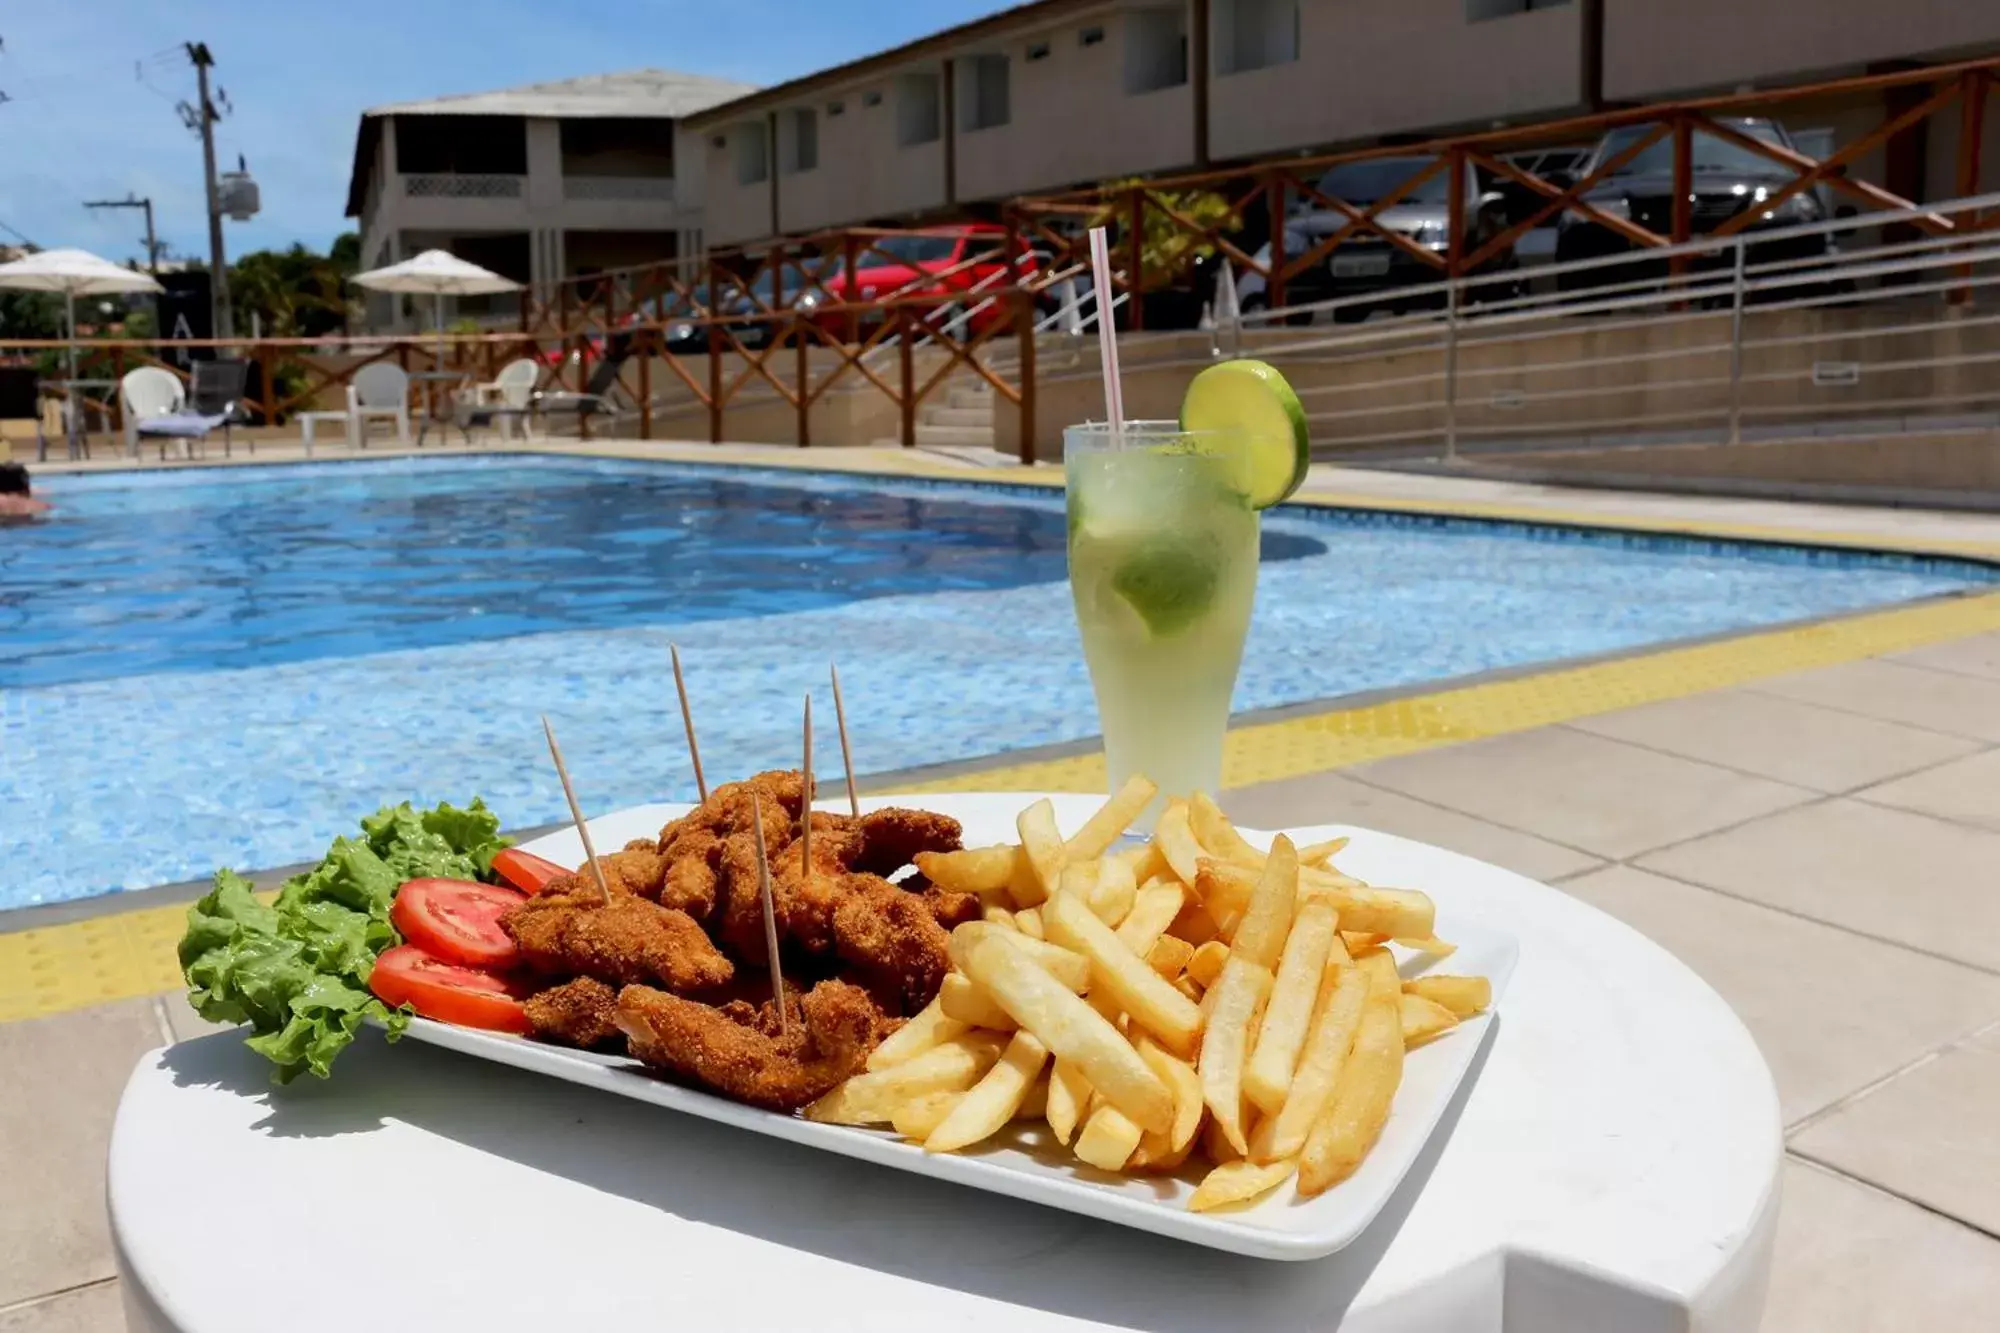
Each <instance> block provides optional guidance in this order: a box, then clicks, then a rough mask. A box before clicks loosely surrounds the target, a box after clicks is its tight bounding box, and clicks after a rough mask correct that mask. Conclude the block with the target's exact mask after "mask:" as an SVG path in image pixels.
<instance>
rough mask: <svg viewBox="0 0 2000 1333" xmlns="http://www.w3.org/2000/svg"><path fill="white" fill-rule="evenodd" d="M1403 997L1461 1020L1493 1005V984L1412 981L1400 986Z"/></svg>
mask: <svg viewBox="0 0 2000 1333" xmlns="http://www.w3.org/2000/svg"><path fill="white" fill-rule="evenodd" d="M1403 993H1404V994H1405V995H1421V996H1423V997H1424V998H1425V999H1426V1000H1432V1001H1435V1002H1436V1003H1438V1004H1441V1005H1443V1006H1444V1007H1445V1008H1447V1009H1449V1010H1451V1011H1452V1012H1453V1013H1454V1014H1457V1015H1458V1016H1459V1017H1460V1018H1470V1017H1472V1016H1473V1015H1474V1014H1480V1013H1484V1012H1486V1006H1488V1005H1490V1004H1492V1003H1493V983H1492V982H1490V981H1488V980H1487V979H1486V978H1485V977H1442V976H1432V977H1412V978H1411V979H1410V980H1408V981H1406V982H1404V983H1403Z"/></svg>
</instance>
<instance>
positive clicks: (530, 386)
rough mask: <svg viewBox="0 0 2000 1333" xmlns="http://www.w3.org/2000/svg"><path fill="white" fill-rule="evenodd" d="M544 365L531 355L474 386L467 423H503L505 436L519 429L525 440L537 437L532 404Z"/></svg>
mask: <svg viewBox="0 0 2000 1333" xmlns="http://www.w3.org/2000/svg"><path fill="white" fill-rule="evenodd" d="M541 375H542V368H541V367H540V366H538V365H536V364H535V362H534V360H533V359H532V358H529V357H525V356H524V357H522V358H520V359H519V360H518V361H509V362H508V363H507V364H506V365H504V366H502V367H501V368H500V373H499V374H498V375H495V376H494V377H493V379H492V381H491V382H490V383H487V384H475V385H473V386H472V389H471V392H470V397H469V400H468V408H469V410H468V411H467V412H466V413H465V422H464V424H468V425H485V424H487V423H488V422H492V423H494V424H496V425H498V426H499V428H500V435H501V437H502V438H503V439H504V438H506V437H508V436H509V435H512V434H514V433H516V432H518V433H519V435H520V438H522V439H523V440H530V439H533V438H534V420H533V416H532V409H531V408H530V406H529V404H530V402H531V401H532V400H533V398H534V396H535V384H536V382H537V381H538V380H540V379H541Z"/></svg>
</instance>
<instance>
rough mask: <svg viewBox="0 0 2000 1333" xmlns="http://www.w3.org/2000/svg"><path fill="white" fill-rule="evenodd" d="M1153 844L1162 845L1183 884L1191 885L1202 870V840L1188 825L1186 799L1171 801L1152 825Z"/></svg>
mask: <svg viewBox="0 0 2000 1333" xmlns="http://www.w3.org/2000/svg"><path fill="white" fill-rule="evenodd" d="M1153 845H1154V846H1155V847H1158V848H1159V849H1160V855H1161V856H1163V857H1165V858H1166V860H1167V865H1168V866H1169V867H1170V868H1171V869H1172V870H1173V872H1174V874H1175V875H1177V876H1179V877H1180V881H1181V883H1183V884H1187V885H1190V886H1192V885H1193V884H1194V882H1195V879H1196V878H1197V876H1198V875H1199V874H1200V872H1201V855H1202V853H1201V844H1200V843H1199V842H1196V841H1195V837H1194V830H1193V829H1192V828H1190V827H1188V807H1187V802H1186V801H1168V802H1167V808H1166V809H1165V810H1164V811H1162V812H1161V814H1160V818H1159V821H1158V822H1157V823H1155V824H1154V825H1153Z"/></svg>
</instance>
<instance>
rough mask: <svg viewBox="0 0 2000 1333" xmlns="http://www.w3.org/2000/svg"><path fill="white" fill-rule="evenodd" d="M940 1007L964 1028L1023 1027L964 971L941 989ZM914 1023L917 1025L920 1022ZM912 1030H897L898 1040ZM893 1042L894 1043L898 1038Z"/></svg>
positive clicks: (948, 976) (949, 978)
mask: <svg viewBox="0 0 2000 1333" xmlns="http://www.w3.org/2000/svg"><path fill="white" fill-rule="evenodd" d="M936 1004H937V1007H938V1008H940V1009H942V1010H943V1011H944V1015H945V1017H946V1018H948V1019H952V1020H954V1021H956V1022H957V1023H959V1024H960V1025H961V1026H962V1027H972V1028H984V1029H986V1030H987V1031H988V1032H1012V1031H1014V1029H1015V1028H1016V1027H1017V1026H1019V1025H1018V1024H1016V1023H1015V1022H1014V1020H1013V1019H1011V1018H1009V1017H1008V1016H1007V1011H1006V1010H1005V1009H1002V1008H1001V1007H1000V1006H999V1005H997V1004H995V1003H994V1002H993V997H992V996H991V995H988V994H987V993H986V992H985V991H983V990H981V989H979V985H978V983H976V982H975V981H973V979H972V978H971V977H968V976H966V975H965V973H963V972H951V973H948V974H946V976H945V979H944V984H943V985H942V986H940V987H938V997H937V1001H936ZM926 1012H928V1011H926ZM910 1021H911V1022H912V1023H914V1022H915V1021H916V1020H915V1019H912V1020H910ZM908 1030H909V1025H908V1024H905V1025H904V1026H903V1028H901V1029H900V1030H898V1031H897V1033H896V1037H900V1036H902V1035H903V1033H904V1032H907V1031H908ZM889 1040H890V1041H894V1040H895V1037H891V1038H890V1039H889ZM887 1044H888V1043H887V1042H884V1043H883V1045H887ZM869 1067H870V1068H871V1069H872V1068H873V1067H874V1062H873V1061H872V1060H871V1061H870V1062H869Z"/></svg>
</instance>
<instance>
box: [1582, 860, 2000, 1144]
mask: <svg viewBox="0 0 2000 1333" xmlns="http://www.w3.org/2000/svg"><path fill="white" fill-rule="evenodd" d="M1562 889H1563V892H1565V893H1570V894H1574V895H1576V896H1577V897H1579V898H1582V899H1583V900H1584V901H1586V902H1588V903H1591V904H1592V905H1594V906H1596V907H1600V908H1602V909H1604V910H1605V911H1607V912H1609V913H1611V915H1613V916H1615V917H1617V918H1619V919H1620V920H1621V921H1624V922H1626V923H1627V924H1628V925H1631V926H1633V927H1635V928H1637V929H1638V930H1639V931H1640V932H1642V933H1643V934H1645V935H1647V936H1650V937H1651V938H1652V939H1653V940H1654V941H1655V942H1657V943H1659V944H1661V945H1663V946H1664V947H1665V948H1666V949H1667V950H1668V951H1669V952H1671V953H1673V954H1674V955H1675V956H1676V957H1678V958H1679V959H1680V960H1681V961H1682V962H1684V963H1686V964H1687V965H1688V966H1689V967H1691V968H1693V969H1694V970H1695V971H1696V972H1698V973H1700V974H1701V977H1702V979H1703V980H1704V981H1706V982H1708V984H1709V985H1711V986H1713V987H1715V989H1716V990H1717V992H1719V993H1720V994H1721V996H1722V998H1723V999H1725V1000H1727V1001H1729V1004H1730V1007H1731V1008H1733V1009H1735V1010H1736V1012H1737V1014H1738V1015H1739V1016H1740V1017H1741V1018H1742V1019H1743V1022H1744V1025H1745V1026H1747V1027H1748V1028H1749V1029H1750V1033H1751V1035H1752V1036H1754V1037H1756V1039H1757V1045H1758V1047H1759V1048H1760V1049H1761V1050H1762V1051H1763V1052H1764V1059H1765V1060H1766V1061H1768V1062H1769V1064H1770V1066H1771V1073H1772V1076H1773V1077H1774V1078H1776V1080H1777V1083H1778V1099H1779V1104H1780V1106H1781V1108H1782V1110H1783V1114H1784V1118H1785V1120H1786V1122H1787V1123H1789V1122H1791V1121H1795V1120H1798V1119H1799V1118H1801V1117H1803V1116H1806V1115H1809V1114H1811V1113H1812V1112H1814V1111H1817V1110H1820V1109H1822V1108H1823V1107H1826V1106H1828V1105H1830V1104H1832V1103H1833V1102H1835V1101H1837V1100H1839V1099H1840V1098H1841V1097H1844V1096H1846V1095H1848V1094H1849V1093H1852V1092H1854V1091H1856V1090H1858V1089H1860V1088H1863V1087H1866V1086H1867V1085H1868V1084H1869V1083H1872V1082H1874V1081H1875V1080H1876V1079H1879V1078H1881V1077H1883V1076H1884V1075H1886V1074H1888V1073H1890V1072H1892V1071H1893V1070H1895V1069H1897V1068H1899V1067H1901V1066H1902V1065H1905V1064H1907V1063H1909V1062H1910V1061H1912V1060H1915V1059H1917V1058H1918V1057H1920V1056H1922V1055H1923V1054H1924V1053H1925V1052H1927V1051H1931V1050H1935V1049H1936V1048H1937V1047H1939V1046H1942V1045H1944V1044H1945V1043H1946V1042H1949V1041H1952V1040H1954V1039H1956V1038H1959V1037H1962V1036H1964V1035H1965V1034H1966V1033H1968V1032H1974V1031H1977V1030H1978V1029H1979V1028H1981V1027H1983V1026H1984V1025H1986V1024H1988V1023H1991V1022H1994V1021H1996V1020H2000V977H1994V976H1990V975H1988V974H1986V973H1983V972H1978V971H1975V970H1974V969H1972V968H1968V967H1960V966H1959V965H1957V964H1955V963H1947V962H1943V961H1941V960H1939V959H1936V958H1929V957H1926V956H1925V955H1923V954H1919V953H1912V952H1910V951H1909V950H1907V949H1899V948H1897V947H1896V946H1894V945H1890V944H1882V943H1879V942H1877V941H1874V940H1867V939H1862V938H1861V937H1859V936H1856V935H1853V934H1850V933H1849V932H1847V931H1844V930H1836V929H1834V928H1833V927H1831V926H1822V925H1819V924H1818V923H1816V922H1812V921H1803V920H1800V919H1799V918H1798V917H1795V916H1788V915H1786V914H1785V913H1783V912H1774V911H1772V910H1771V909H1769V908H1767V907H1759V906H1757V905H1756V904H1754V903H1746V902H1739V901H1738V900H1736V899H1734V898H1728V897H1724V896H1723V895H1722V894H1719V893H1712V892H1710V891H1709V890H1707V889H1700V888H1696V887H1694V886H1693V885H1689V884H1682V883H1680V882H1679V881H1677V880H1671V879H1666V878H1663V877H1661V876H1659V875H1651V874H1647V873H1646V872H1645V871H1642V870H1634V869H1631V868H1630V867H1627V866H1610V867H1607V868H1605V869H1603V870H1598V871H1594V872H1592V873H1591V874H1588V875H1581V876H1578V877H1577V878H1575V879H1571V880H1566V881H1564V883H1563V885H1562Z"/></svg>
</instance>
